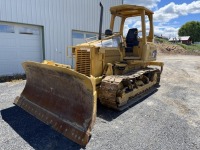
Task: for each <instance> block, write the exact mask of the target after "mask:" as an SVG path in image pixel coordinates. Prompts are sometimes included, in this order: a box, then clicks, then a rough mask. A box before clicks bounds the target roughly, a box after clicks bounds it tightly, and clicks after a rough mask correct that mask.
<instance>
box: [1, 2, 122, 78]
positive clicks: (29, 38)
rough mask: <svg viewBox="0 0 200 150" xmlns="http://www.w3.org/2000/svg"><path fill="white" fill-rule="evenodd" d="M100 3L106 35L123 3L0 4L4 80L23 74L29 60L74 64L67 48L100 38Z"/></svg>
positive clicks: (2, 73)
mask: <svg viewBox="0 0 200 150" xmlns="http://www.w3.org/2000/svg"><path fill="white" fill-rule="evenodd" d="M100 1H101V2H102V4H103V6H104V18H103V30H102V31H104V30H105V29H107V28H109V23H110V12H109V8H110V7H111V6H115V5H120V4H122V0H0V76H2V75H13V74H18V73H23V69H22V67H21V63H22V62H23V61H27V60H32V61H38V62H41V61H42V60H44V59H48V60H53V61H56V62H59V63H65V64H71V63H72V59H71V58H67V57H66V48H67V47H69V46H72V45H75V44H77V43H79V42H84V38H86V37H90V36H94V35H97V34H98V31H99V16H100V6H99V2H100Z"/></svg>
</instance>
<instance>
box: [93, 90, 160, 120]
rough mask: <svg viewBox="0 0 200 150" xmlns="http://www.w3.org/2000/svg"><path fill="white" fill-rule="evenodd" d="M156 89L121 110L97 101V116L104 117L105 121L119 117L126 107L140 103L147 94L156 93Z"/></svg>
mask: <svg viewBox="0 0 200 150" xmlns="http://www.w3.org/2000/svg"><path fill="white" fill-rule="evenodd" d="M157 91H158V89H155V90H154V91H153V92H152V93H150V94H148V95H146V96H144V97H142V98H141V99H139V100H137V101H135V102H133V103H132V104H131V105H130V106H129V107H128V108H126V109H124V110H123V111H118V110H113V109H110V108H108V107H106V106H103V105H102V104H101V103H100V102H99V101H98V104H97V117H99V118H101V119H104V120H106V121H112V120H113V119H116V118H117V117H119V116H120V115H121V114H123V113H124V112H125V111H127V110H128V109H130V108H132V107H134V106H135V105H137V104H139V103H141V102H142V101H144V100H145V99H147V98H148V97H149V96H151V95H153V94H154V93H156V92H157Z"/></svg>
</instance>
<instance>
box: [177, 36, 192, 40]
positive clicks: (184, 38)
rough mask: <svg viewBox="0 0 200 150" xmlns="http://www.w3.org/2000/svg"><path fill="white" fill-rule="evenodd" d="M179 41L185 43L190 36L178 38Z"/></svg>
mask: <svg viewBox="0 0 200 150" xmlns="http://www.w3.org/2000/svg"><path fill="white" fill-rule="evenodd" d="M179 39H180V40H181V41H187V40H189V39H190V36H180V37H179Z"/></svg>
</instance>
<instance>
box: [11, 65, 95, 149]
mask: <svg viewBox="0 0 200 150" xmlns="http://www.w3.org/2000/svg"><path fill="white" fill-rule="evenodd" d="M23 68H24V70H25V72H26V77H27V81H26V85H25V88H24V90H23V92H22V93H21V96H20V97H17V98H16V99H15V102H14V103H15V104H16V105H18V106H19V107H21V108H23V109H24V110H26V111H27V112H28V113H30V114H32V115H33V116H35V117H36V118H38V119H39V120H41V121H42V122H44V123H46V124H48V125H50V126H52V127H53V128H54V129H55V130H57V131H58V132H60V133H62V134H63V135H64V136H66V137H67V138H69V139H71V140H72V141H74V142H76V143H78V144H80V145H82V146H85V145H86V144H87V143H88V141H89V139H90V136H91V134H90V131H91V129H92V127H93V125H94V121H95V118H96V90H95V80H94V78H93V77H87V76H85V75H83V74H80V73H78V72H76V71H73V70H71V69H67V68H64V67H57V66H52V65H47V64H41V63H36V62H24V63H23Z"/></svg>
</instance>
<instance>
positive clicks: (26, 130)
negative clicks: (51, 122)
mask: <svg viewBox="0 0 200 150" xmlns="http://www.w3.org/2000/svg"><path fill="white" fill-rule="evenodd" d="M1 115H2V118H3V120H4V121H5V122H7V123H8V124H9V125H10V127H11V128H13V129H14V130H15V131H16V132H17V134H19V135H20V136H21V137H22V138H23V139H24V140H25V141H26V142H27V143H28V144H29V145H30V146H32V147H33V148H34V149H36V150H49V149H62V150H71V149H73V150H79V149H81V147H80V146H79V145H78V144H76V143H74V142H72V141H70V140H68V139H67V138H65V137H64V136H63V135H61V134H59V133H58V132H56V131H54V130H53V129H52V128H51V127H49V126H47V125H45V124H44V123H42V122H41V121H39V120H38V119H36V118H34V117H33V116H31V115H30V114H28V113H27V112H25V111H24V110H22V109H21V108H19V107H17V106H14V107H10V108H8V109H4V110H2V111H1Z"/></svg>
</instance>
